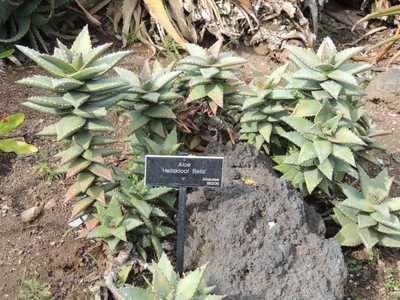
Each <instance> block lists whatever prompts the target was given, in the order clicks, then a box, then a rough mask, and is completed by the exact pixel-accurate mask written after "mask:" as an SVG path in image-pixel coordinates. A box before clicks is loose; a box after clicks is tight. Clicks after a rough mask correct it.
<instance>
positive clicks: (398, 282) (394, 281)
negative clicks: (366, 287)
mask: <svg viewBox="0 0 400 300" xmlns="http://www.w3.org/2000/svg"><path fill="white" fill-rule="evenodd" d="M383 285H384V286H385V289H387V290H388V291H391V292H393V291H400V279H399V278H397V276H396V275H395V274H393V272H390V274H389V275H388V276H387V278H386V279H385V282H384V283H383Z"/></svg>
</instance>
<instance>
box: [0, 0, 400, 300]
mask: <svg viewBox="0 0 400 300" xmlns="http://www.w3.org/2000/svg"><path fill="white" fill-rule="evenodd" d="M335 9H337V8H335V7H333V8H332V9H331V10H330V12H329V13H328V15H325V16H324V18H323V20H324V21H323V24H322V33H323V35H331V36H332V37H333V38H334V39H335V40H336V41H338V42H339V43H340V45H341V46H343V47H344V46H349V45H351V43H352V42H353V41H355V40H357V39H358V37H359V36H360V34H361V33H350V31H349V25H348V24H345V23H346V21H343V20H342V21H340V22H339V21H338V19H340V18H339V17H338V15H337V14H336V15H335V13H334V12H335ZM342 15H343V14H342ZM345 15H346V19H347V20H348V22H352V20H353V19H352V18H356V16H354V14H351V13H349V14H345ZM343 22H344V23H343ZM368 42H370V41H365V40H363V41H360V43H368ZM133 50H134V53H135V54H134V55H132V56H131V57H129V58H128V59H127V60H126V61H125V63H124V64H123V66H124V67H127V68H131V69H136V70H138V69H140V66H141V65H142V64H143V62H144V60H145V59H146V58H147V57H148V56H149V53H150V51H148V50H146V49H145V48H143V47H140V46H133ZM238 52H239V53H240V55H241V56H243V57H245V58H247V59H248V60H249V66H248V67H246V68H245V69H244V70H243V71H244V77H245V79H249V78H250V77H251V69H252V67H255V68H257V69H258V70H260V71H262V72H265V73H270V72H271V70H272V69H273V68H274V67H276V66H277V63H278V62H277V61H276V57H266V56H264V55H263V53H262V49H256V50H252V49H251V50H240V51H238ZM383 64H384V62H382V63H380V64H378V65H377V67H375V68H374V72H372V73H370V74H369V77H366V78H365V80H366V82H365V84H367V82H368V80H370V79H372V78H373V76H374V75H375V74H376V73H375V72H377V71H382V66H383ZM394 67H398V68H400V66H394ZM37 73H38V70H37V69H36V68H34V67H27V68H24V69H15V68H7V69H5V70H1V69H0V101H1V102H2V106H1V108H0V114H1V113H3V112H6V113H12V112H16V111H22V112H24V113H25V116H26V120H25V123H24V125H23V126H21V127H20V128H18V130H17V131H16V132H15V134H16V135H18V136H23V137H24V138H25V139H26V141H28V142H30V143H33V144H35V145H36V146H37V147H38V148H39V151H40V155H29V156H24V157H17V156H16V155H4V154H0V245H1V246H0V295H1V296H0V299H16V297H17V296H18V294H19V291H20V287H21V284H22V282H23V281H24V280H25V279H27V278H35V279H37V280H38V281H40V282H41V283H43V284H45V285H47V286H48V287H49V288H50V290H51V292H52V293H53V295H54V296H55V297H56V299H90V298H91V297H90V295H91V294H90V290H89V288H90V287H91V286H93V285H94V284H95V282H96V281H98V280H100V279H101V274H102V271H103V269H104V256H103V255H102V253H103V252H102V251H101V250H102V247H101V245H100V244H98V243H94V242H89V241H86V240H82V239H78V238H77V235H78V234H77V233H76V232H74V231H71V230H70V227H68V225H67V223H68V218H69V215H70V206H68V205H64V204H63V203H62V201H63V200H62V198H63V194H64V193H65V190H66V188H67V187H68V185H69V182H68V181H67V182H66V181H65V180H62V179H54V180H52V181H50V180H49V179H48V178H47V176H46V175H45V174H43V173H40V172H39V171H38V170H37V169H38V166H39V164H40V163H42V162H44V161H47V159H50V165H51V164H52V163H54V160H53V159H52V158H51V157H52V156H53V155H54V154H55V153H57V150H58V149H57V148H55V146H54V143H52V142H51V140H50V139H47V138H42V137H36V136H35V133H36V132H38V131H39V130H40V129H42V128H43V127H44V126H45V125H48V124H50V123H51V121H52V119H51V118H49V117H48V116H46V115H44V114H41V113H38V112H35V111H32V110H29V109H26V108H24V107H23V106H21V105H20V103H21V102H23V101H24V99H26V98H27V97H29V96H32V95H36V94H39V93H41V92H40V91H37V90H33V89H30V88H27V87H24V86H19V85H17V84H15V83H14V82H15V80H17V79H19V78H22V77H26V76H28V75H32V74H37ZM361 102H362V103H363V105H364V106H365V109H366V111H367V114H368V116H369V117H370V119H371V120H372V121H373V123H374V125H376V126H377V127H378V128H379V129H381V130H385V131H390V132H391V134H390V135H387V136H384V137H379V140H380V141H381V142H382V143H384V145H385V147H386V148H387V149H388V153H385V154H381V155H380V163H381V165H382V166H384V167H388V168H389V171H390V173H391V174H392V175H393V176H395V187H394V190H393V194H394V196H400V119H399V114H398V113H396V112H393V111H392V110H390V109H389V107H387V106H385V105H383V104H382V103H377V102H372V101H366V100H362V101H361ZM46 204H47V206H51V207H52V208H49V209H44V210H43V213H42V214H41V215H40V217H39V218H38V219H37V220H35V221H34V222H32V223H29V224H24V223H22V222H21V220H20V214H21V212H23V211H24V210H25V209H28V208H30V207H32V206H35V205H42V206H44V205H46ZM345 256H346V260H347V262H348V267H349V271H350V277H349V281H348V284H347V287H346V295H347V296H346V298H347V299H355V300H361V299H365V300H366V299H388V300H389V299H400V295H399V294H398V293H399V291H398V289H399V288H400V274H399V270H400V250H391V249H377V250H376V252H375V254H374V255H372V256H371V255H367V254H365V253H364V252H363V251H362V250H359V249H356V250H354V249H345ZM396 282H397V286H396V284H395V283H396ZM390 283H391V284H390Z"/></svg>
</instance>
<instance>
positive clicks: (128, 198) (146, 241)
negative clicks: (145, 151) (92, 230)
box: [90, 169, 176, 258]
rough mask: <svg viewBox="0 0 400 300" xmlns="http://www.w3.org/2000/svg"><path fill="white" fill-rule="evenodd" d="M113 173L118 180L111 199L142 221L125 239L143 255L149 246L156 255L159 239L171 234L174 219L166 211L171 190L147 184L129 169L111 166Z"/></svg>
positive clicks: (171, 199) (171, 206)
mask: <svg viewBox="0 0 400 300" xmlns="http://www.w3.org/2000/svg"><path fill="white" fill-rule="evenodd" d="M114 173H115V175H114V178H115V179H116V180H118V182H119V187H118V189H117V190H116V191H115V195H114V199H116V200H118V202H119V204H120V205H121V206H122V207H123V211H124V215H130V216H134V217H135V218H137V219H138V220H140V221H141V222H142V223H143V224H142V225H141V226H139V227H137V228H135V230H133V231H131V232H130V234H128V237H127V240H128V241H129V242H132V243H133V244H134V246H135V247H136V249H137V251H138V252H139V253H140V254H141V255H142V256H143V257H144V258H146V257H147V254H146V250H147V249H149V248H150V249H151V248H152V249H153V251H154V253H155V254H156V255H157V257H159V256H160V255H161V253H162V244H161V243H162V240H163V239H164V238H165V237H167V236H169V235H170V234H173V233H175V230H174V228H173V227H171V226H173V224H174V222H173V221H172V220H171V218H170V217H169V216H168V214H167V212H173V211H174V205H175V201H176V199H175V198H176V196H175V195H174V194H173V193H171V192H172V191H173V189H172V188H167V187H148V186H146V185H145V184H144V181H143V179H142V178H141V177H140V176H136V175H132V174H131V172H129V171H124V170H121V169H115V170H114ZM90 237H94V236H93V235H91V236H90ZM99 237H101V236H99ZM113 249H115V248H113Z"/></svg>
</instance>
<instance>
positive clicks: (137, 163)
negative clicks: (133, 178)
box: [130, 127, 181, 176]
mask: <svg viewBox="0 0 400 300" xmlns="http://www.w3.org/2000/svg"><path fill="white" fill-rule="evenodd" d="M180 146H181V144H180V143H178V135H177V132H176V128H175V127H174V129H172V130H171V132H170V133H169V134H168V135H167V136H166V137H165V139H164V140H163V139H159V140H157V139H150V138H148V137H146V136H145V135H144V134H142V135H141V134H136V135H135V136H134V137H132V139H131V141H130V148H131V151H132V154H133V156H134V159H133V161H131V162H130V166H131V169H130V171H132V172H134V173H135V174H138V175H142V176H143V175H144V160H145V156H146V155H147V154H155V155H174V154H176V153H177V151H178V149H179V148H180Z"/></svg>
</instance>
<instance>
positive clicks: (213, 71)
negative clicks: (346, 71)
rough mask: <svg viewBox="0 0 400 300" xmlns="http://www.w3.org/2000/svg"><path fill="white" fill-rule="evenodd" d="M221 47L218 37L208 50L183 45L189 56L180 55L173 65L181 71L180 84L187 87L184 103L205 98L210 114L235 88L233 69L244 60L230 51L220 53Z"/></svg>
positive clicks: (236, 82) (221, 105)
mask: <svg viewBox="0 0 400 300" xmlns="http://www.w3.org/2000/svg"><path fill="white" fill-rule="evenodd" d="M221 47H222V41H221V40H219V41H217V42H216V43H215V44H214V45H213V46H211V47H210V48H209V49H203V48H202V47H200V46H197V45H195V44H186V49H187V50H188V52H189V54H190V56H188V57H185V58H182V59H181V60H180V61H179V62H178V66H177V69H178V70H182V71H183V72H184V77H183V78H182V82H181V84H182V86H183V87H184V88H185V89H187V88H188V89H189V91H188V96H187V100H186V103H190V102H193V101H196V100H198V101H202V100H204V101H207V103H208V107H209V109H210V111H211V113H212V114H214V115H216V114H217V111H218V108H221V109H222V108H224V101H225V99H226V97H227V96H228V95H232V94H233V93H234V92H236V91H237V85H238V80H237V78H236V75H235V70H237V69H238V68H239V67H240V66H241V65H243V64H245V63H246V62H247V61H246V60H245V59H243V58H241V57H236V56H234V55H233V54H232V53H230V52H227V53H220V51H221Z"/></svg>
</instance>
